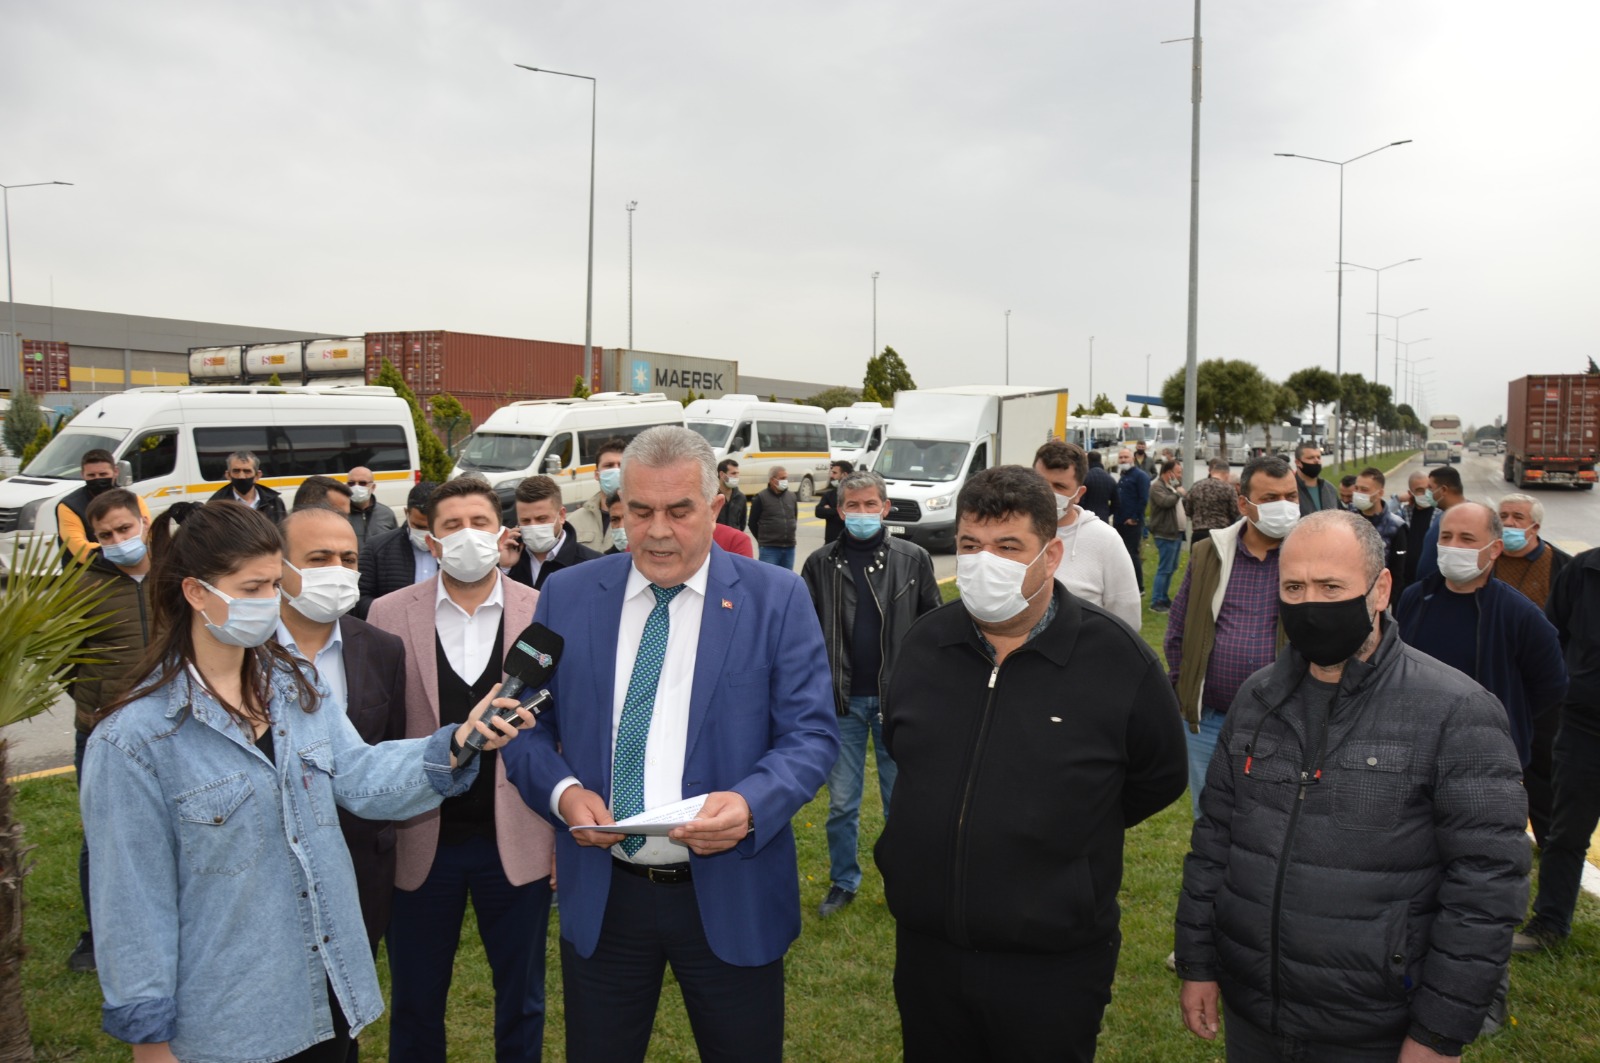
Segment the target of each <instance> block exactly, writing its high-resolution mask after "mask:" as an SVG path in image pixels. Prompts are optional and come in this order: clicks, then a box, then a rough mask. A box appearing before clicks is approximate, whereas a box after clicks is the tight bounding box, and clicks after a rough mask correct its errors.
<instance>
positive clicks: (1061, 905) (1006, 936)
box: [876, 580, 1188, 953]
mask: <svg viewBox="0 0 1600 1063" xmlns="http://www.w3.org/2000/svg"><path fill="white" fill-rule="evenodd" d="M1051 583H1052V585H1053V587H1052V590H1053V593H1054V594H1055V601H1056V615H1055V619H1054V620H1052V621H1051V622H1050V624H1049V626H1048V627H1046V628H1045V629H1044V630H1043V631H1041V632H1040V633H1039V634H1038V635H1036V636H1034V637H1033V639H1031V640H1030V641H1029V642H1028V643H1027V644H1026V645H1024V646H1022V647H1020V648H1019V649H1017V650H1014V651H1013V652H1012V653H1011V654H1010V655H1009V656H1008V657H1007V658H1006V660H1005V663H1003V664H1001V665H1000V666H998V667H996V666H995V664H994V663H993V659H992V658H991V657H990V655H989V653H988V651H987V650H986V649H985V648H984V646H983V643H982V642H980V641H979V638H978V632H977V629H976V628H975V627H974V626H973V623H972V620H971V618H970V617H969V616H968V614H967V611H966V610H965V609H964V608H963V607H962V605H961V603H960V602H952V603H950V604H949V605H946V606H944V607H942V608H940V609H936V610H934V611H933V612H931V613H929V614H928V615H927V616H925V617H923V618H922V619H921V620H919V621H917V623H916V624H915V625H913V626H912V628H911V631H910V632H909V633H908V634H907V635H906V638H905V641H904V642H902V643H901V646H900V653H899V656H898V658H897V659H896V661H895V665H894V669H893V671H892V672H891V673H890V676H889V686H888V689H887V691H886V693H885V696H884V698H883V701H882V706H883V719H884V725H883V738H884V744H885V745H887V746H888V748H889V752H890V754H891V755H893V757H894V759H895V763H896V764H897V765H898V766H899V770H900V774H899V776H898V778H897V779H896V781H895V786H894V795H893V797H892V798H891V800H890V813H889V816H888V820H887V825H886V826H885V828H884V832H883V836H882V837H881V838H879V840H878V844H877V849H876V857H877V862H878V867H879V869H880V870H881V871H882V872H883V883H884V892H885V894H886V896H887V899H888V902H889V910H890V911H891V912H892V913H893V914H894V917H895V919H896V920H898V921H899V923H900V925H901V926H903V927H905V928H907V929H912V930H916V931H918V932H919V933H923V934H927V935H930V936H934V937H937V938H940V939H943V940H944V941H947V942H949V943H951V944H953V945H956V946H958V947H961V948H968V949H978V950H986V951H1004V952H1031V953H1060V952H1071V951H1074V950H1077V949H1081V948H1086V947H1090V946H1095V945H1099V944H1103V943H1105V942H1107V941H1108V940H1111V939H1114V938H1115V936H1116V934H1117V926H1118V922H1119V918H1120V910H1119V908H1118V906H1117V890H1118V889H1119V888H1120V886H1121V885H1122V846H1123V836H1124V834H1125V832H1126V831H1127V829H1128V828H1129V827H1131V826H1133V825H1134V824H1136V823H1138V822H1140V821H1141V820H1144V819H1146V818H1148V817H1149V816H1151V815H1153V814H1155V813H1156V812H1158V811H1160V810H1161V809H1163V808H1165V807H1166V806H1167V805H1169V804H1171V803H1172V802H1173V801H1175V800H1176V799H1177V798H1178V797H1179V796H1181V795H1182V794H1183V791H1184V787H1185V786H1186V785H1187V784H1188V752H1187V747H1186V746H1185V742H1184V734H1183V724H1182V722H1181V718H1180V716H1179V714H1178V702H1177V698H1176V697H1175V696H1174V695H1173V693H1172V685H1171V684H1170V683H1169V682H1168V681H1167V674H1166V670H1165V669H1164V668H1162V666H1161V663H1160V662H1159V661H1157V660H1156V656H1155V654H1154V653H1152V652H1151V651H1150V648H1149V647H1148V646H1146V645H1145V643H1144V641H1143V640H1142V639H1141V638H1140V637H1139V636H1138V635H1136V634H1134V632H1132V631H1131V630H1129V628H1128V626H1127V625H1126V624H1124V623H1123V622H1122V621H1120V620H1118V619H1117V618H1116V617H1114V616H1112V615H1111V614H1110V613H1108V612H1105V611H1104V610H1102V609H1100V608H1099V607H1098V606H1094V605H1090V604H1088V603H1087V602H1084V601H1082V600H1081V599H1079V598H1075V597H1073V596H1072V595H1071V594H1070V593H1068V591H1067V590H1066V588H1065V587H1062V586H1061V585H1060V583H1059V582H1057V581H1054V580H1052V581H1051Z"/></svg>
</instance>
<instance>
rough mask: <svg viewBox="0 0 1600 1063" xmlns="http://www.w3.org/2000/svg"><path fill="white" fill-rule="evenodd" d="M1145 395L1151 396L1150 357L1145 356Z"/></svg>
mask: <svg viewBox="0 0 1600 1063" xmlns="http://www.w3.org/2000/svg"><path fill="white" fill-rule="evenodd" d="M1144 393H1145V394H1146V395H1148V394H1150V356H1149V355H1148V354H1147V355H1145V356H1144Z"/></svg>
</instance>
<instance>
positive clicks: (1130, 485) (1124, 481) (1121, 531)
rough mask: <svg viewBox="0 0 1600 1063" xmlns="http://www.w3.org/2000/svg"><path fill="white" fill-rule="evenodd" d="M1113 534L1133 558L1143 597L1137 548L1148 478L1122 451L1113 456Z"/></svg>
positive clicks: (1129, 454)
mask: <svg viewBox="0 0 1600 1063" xmlns="http://www.w3.org/2000/svg"><path fill="white" fill-rule="evenodd" d="M1117 471H1118V472H1119V473H1120V474H1121V475H1120V476H1119V477H1118V479H1117V515H1116V524H1117V534H1118V535H1120V536H1122V543H1123V545H1124V546H1126V547H1127V548H1128V556H1129V557H1131V558H1133V575H1134V577H1135V580H1136V582H1137V583H1138V584H1139V593H1140V594H1143V593H1144V558H1143V557H1141V556H1140V552H1139V548H1140V546H1141V545H1142V544H1141V540H1143V538H1144V511H1145V509H1146V508H1148V507H1149V505H1150V474H1149V473H1147V472H1145V471H1144V470H1143V469H1141V468H1139V466H1137V465H1135V464H1134V462H1133V454H1132V452H1130V451H1129V450H1128V448H1127V447H1123V448H1122V450H1121V451H1120V452H1118V454H1117Z"/></svg>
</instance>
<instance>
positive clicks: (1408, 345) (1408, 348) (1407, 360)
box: [1394, 336, 1433, 401]
mask: <svg viewBox="0 0 1600 1063" xmlns="http://www.w3.org/2000/svg"><path fill="white" fill-rule="evenodd" d="M1432 338H1433V337H1432V336H1424V337H1423V338H1422V339H1420V340H1402V339H1401V338H1400V337H1399V336H1396V337H1395V338H1394V342H1395V343H1396V344H1397V345H1398V346H1401V347H1404V348H1405V349H1406V353H1405V357H1404V359H1402V358H1401V356H1400V354H1399V353H1398V352H1397V353H1396V354H1395V356H1394V394H1395V398H1397V399H1399V398H1400V363H1401V361H1402V360H1403V361H1404V362H1405V363H1406V364H1407V365H1410V364H1411V345H1412V344H1413V343H1427V342H1428V341H1429V340H1431V339H1432ZM1401 401H1405V400H1403V399H1402V400H1401Z"/></svg>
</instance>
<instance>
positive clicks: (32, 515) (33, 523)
mask: <svg viewBox="0 0 1600 1063" xmlns="http://www.w3.org/2000/svg"><path fill="white" fill-rule="evenodd" d="M48 501H49V499H47V498H36V499H34V500H33V501H32V502H29V503H28V504H27V505H25V506H23V507H22V508H21V509H19V510H17V531H33V529H34V528H36V527H38V526H39V507H40V506H42V505H44V504H45V503H46V502H48Z"/></svg>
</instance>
